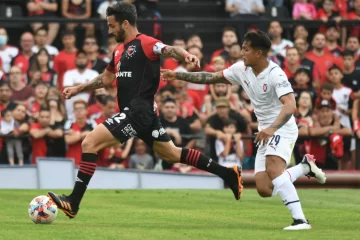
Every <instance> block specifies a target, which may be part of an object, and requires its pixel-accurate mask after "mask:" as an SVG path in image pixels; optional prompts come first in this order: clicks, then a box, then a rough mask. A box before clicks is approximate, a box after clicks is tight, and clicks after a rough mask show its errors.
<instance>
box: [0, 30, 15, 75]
mask: <svg viewBox="0 0 360 240" xmlns="http://www.w3.org/2000/svg"><path fill="white" fill-rule="evenodd" d="M8 41H9V36H8V34H7V31H6V29H5V28H1V27H0V59H1V62H2V70H3V71H4V72H5V73H9V71H10V66H11V60H12V59H13V58H14V57H15V56H16V55H18V54H19V49H18V48H17V47H13V46H10V45H8V44H7V43H8Z"/></svg>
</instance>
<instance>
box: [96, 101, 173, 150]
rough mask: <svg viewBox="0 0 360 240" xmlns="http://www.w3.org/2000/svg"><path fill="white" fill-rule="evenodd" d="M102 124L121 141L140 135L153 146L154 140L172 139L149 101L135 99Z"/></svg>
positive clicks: (166, 140) (165, 140) (164, 140)
mask: <svg viewBox="0 0 360 240" xmlns="http://www.w3.org/2000/svg"><path fill="white" fill-rule="evenodd" d="M102 124H104V126H105V127H106V128H107V129H108V130H109V131H110V132H111V134H112V135H113V136H114V137H115V138H116V139H118V140H119V141H120V142H121V143H124V142H126V141H127V140H128V139H130V138H132V137H138V138H140V139H142V140H143V141H144V142H145V143H146V144H148V145H149V146H150V147H152V146H153V143H154V141H160V142H169V141H170V140H171V139H170V137H169V135H168V134H167V133H166V131H165V129H164V128H163V127H162V126H161V123H160V119H159V117H157V116H156V109H154V106H153V104H150V103H149V101H144V100H138V99H135V100H133V101H132V103H131V106H130V107H126V108H124V110H123V111H122V112H121V113H118V114H115V115H114V116H113V117H111V118H109V119H107V120H105V121H104V122H103V123H102Z"/></svg>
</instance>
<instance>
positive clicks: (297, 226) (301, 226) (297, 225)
mask: <svg viewBox="0 0 360 240" xmlns="http://www.w3.org/2000/svg"><path fill="white" fill-rule="evenodd" d="M310 229H311V225H310V223H309V221H308V220H303V219H294V222H293V223H292V224H291V225H290V226H288V227H286V228H284V230H310Z"/></svg>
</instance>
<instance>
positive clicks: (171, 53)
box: [153, 42, 200, 67]
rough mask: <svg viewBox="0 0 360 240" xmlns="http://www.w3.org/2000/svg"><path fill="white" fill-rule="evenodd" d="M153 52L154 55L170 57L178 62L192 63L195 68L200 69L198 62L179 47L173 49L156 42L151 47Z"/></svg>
mask: <svg viewBox="0 0 360 240" xmlns="http://www.w3.org/2000/svg"><path fill="white" fill-rule="evenodd" d="M153 52H154V53H155V54H156V55H161V56H164V57H172V58H175V59H176V60H178V61H180V62H186V63H192V64H194V65H195V66H197V67H200V60H199V59H198V58H197V57H196V56H194V55H192V54H190V53H188V52H187V51H186V50H185V49H183V48H181V47H174V46H169V45H165V44H163V43H162V42H156V43H155V44H154V45H153Z"/></svg>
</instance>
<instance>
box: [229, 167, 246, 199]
mask: <svg viewBox="0 0 360 240" xmlns="http://www.w3.org/2000/svg"><path fill="white" fill-rule="evenodd" d="M229 169H232V170H233V171H234V173H235V175H234V177H233V180H232V182H228V185H229V187H230V189H231V191H232V192H233V193H234V197H235V199H236V200H240V198H241V194H242V191H243V189H244V186H243V185H242V179H241V167H239V166H232V167H230V168H229Z"/></svg>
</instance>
